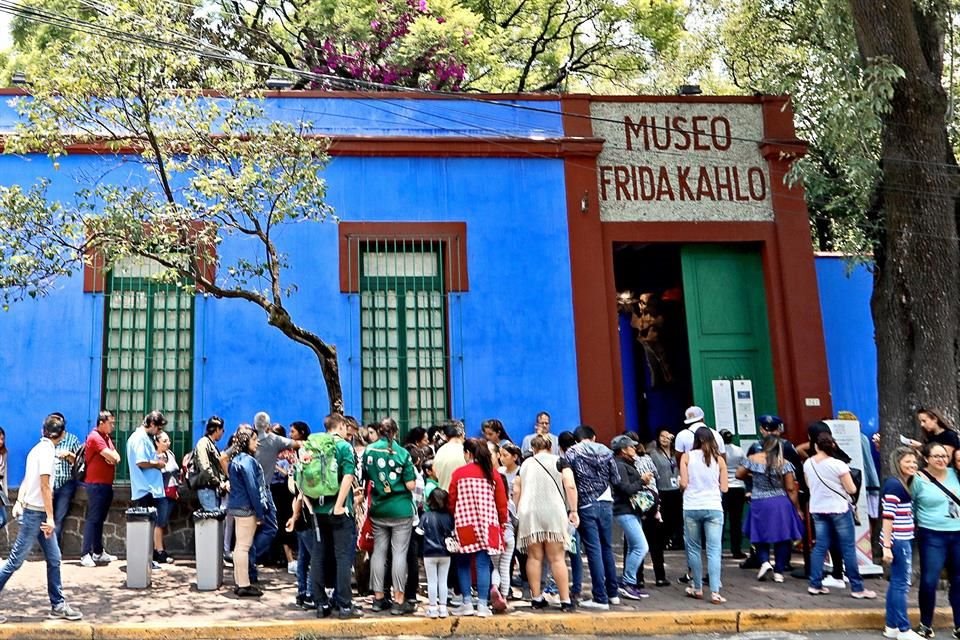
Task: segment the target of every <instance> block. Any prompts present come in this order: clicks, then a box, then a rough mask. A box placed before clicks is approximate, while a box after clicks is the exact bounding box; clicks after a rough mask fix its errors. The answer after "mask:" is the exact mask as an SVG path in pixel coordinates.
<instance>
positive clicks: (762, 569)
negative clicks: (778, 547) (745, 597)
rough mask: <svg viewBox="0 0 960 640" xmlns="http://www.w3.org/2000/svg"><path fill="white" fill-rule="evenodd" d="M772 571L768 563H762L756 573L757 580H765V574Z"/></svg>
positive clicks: (771, 566)
mask: <svg viewBox="0 0 960 640" xmlns="http://www.w3.org/2000/svg"><path fill="white" fill-rule="evenodd" d="M771 571H773V565H772V564H770V563H769V562H764V563H763V564H761V565H760V571H758V572H757V580H766V579H767V574H768V573H770V572H771Z"/></svg>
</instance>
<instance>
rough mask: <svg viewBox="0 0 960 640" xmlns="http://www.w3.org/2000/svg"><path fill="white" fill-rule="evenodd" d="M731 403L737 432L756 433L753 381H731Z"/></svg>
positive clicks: (744, 433) (741, 433)
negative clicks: (735, 417)
mask: <svg viewBox="0 0 960 640" xmlns="http://www.w3.org/2000/svg"><path fill="white" fill-rule="evenodd" d="M733 405H734V411H735V412H736V416H737V433H738V434H740V435H753V434H756V433H757V416H756V413H755V411H754V406H753V382H751V381H750V380H734V381H733Z"/></svg>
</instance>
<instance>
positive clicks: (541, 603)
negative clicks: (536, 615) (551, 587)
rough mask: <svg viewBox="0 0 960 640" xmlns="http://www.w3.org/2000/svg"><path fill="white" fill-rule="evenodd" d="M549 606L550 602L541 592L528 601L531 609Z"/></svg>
mask: <svg viewBox="0 0 960 640" xmlns="http://www.w3.org/2000/svg"><path fill="white" fill-rule="evenodd" d="M549 607H550V603H549V602H547V601H546V600H545V599H544V597H543V595H542V594H541V595H540V597H539V598H534V599H533V600H531V601H530V608H531V609H548V608H549Z"/></svg>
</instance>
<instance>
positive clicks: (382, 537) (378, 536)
mask: <svg viewBox="0 0 960 640" xmlns="http://www.w3.org/2000/svg"><path fill="white" fill-rule="evenodd" d="M370 520H371V522H372V523H373V554H372V555H371V556H370V590H371V591H373V592H374V593H375V594H376V593H383V592H384V588H383V583H384V581H385V576H386V572H387V549H388V548H389V549H390V551H391V556H392V558H393V560H392V562H391V563H390V564H391V569H392V571H391V573H392V577H393V581H392V584H393V591H394V593H403V588H404V586H406V582H407V547H409V546H410V536H411V535H413V518H412V517H410V518H371V519H370Z"/></svg>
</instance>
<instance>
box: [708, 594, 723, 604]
mask: <svg viewBox="0 0 960 640" xmlns="http://www.w3.org/2000/svg"><path fill="white" fill-rule="evenodd" d="M726 601H727V599H726V598H724V597H723V596H722V595H720V594H719V593H714V594H711V595H710V604H723V603H724V602H726Z"/></svg>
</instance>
